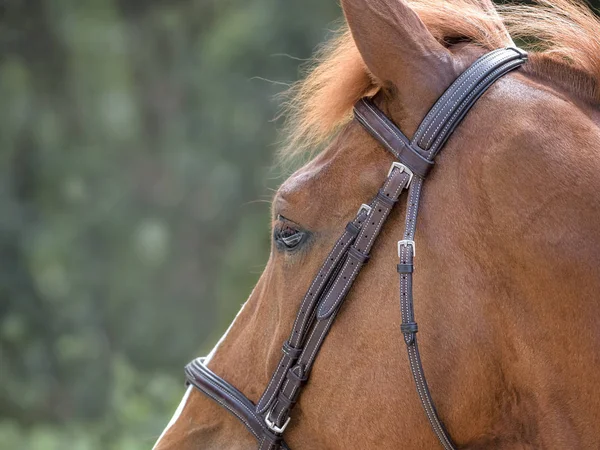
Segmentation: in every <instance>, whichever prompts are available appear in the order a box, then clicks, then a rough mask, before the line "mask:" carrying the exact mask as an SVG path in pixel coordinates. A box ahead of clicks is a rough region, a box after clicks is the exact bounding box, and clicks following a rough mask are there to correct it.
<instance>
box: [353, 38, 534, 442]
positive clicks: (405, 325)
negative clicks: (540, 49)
mask: <svg viewBox="0 0 600 450" xmlns="http://www.w3.org/2000/svg"><path fill="white" fill-rule="evenodd" d="M526 60H527V54H526V53H525V52H523V51H522V50H520V49H515V48H506V49H499V50H495V51H493V52H490V53H488V54H486V55H484V56H482V57H481V58H479V59H478V60H477V61H476V62H475V63H474V64H473V65H472V66H471V67H470V68H469V69H467V71H465V72H464V73H463V74H462V75H461V76H460V77H459V78H458V79H457V80H456V81H455V82H454V83H453V84H452V85H451V86H450V87H449V88H448V90H447V91H446V92H445V93H444V94H443V95H442V96H441V97H440V99H439V100H438V101H437V102H436V104H435V105H434V106H433V108H432V109H431V111H430V112H429V113H428V114H427V116H426V117H425V119H424V120H423V122H422V123H421V125H420V126H419V129H418V130H417V132H416V133H415V137H414V139H413V140H412V142H411V143H410V149H411V151H413V152H418V153H419V154H420V155H421V156H423V157H424V158H426V159H427V160H429V161H432V160H433V158H435V156H436V155H437V154H438V153H439V151H440V150H441V148H442V146H443V145H444V144H445V143H446V141H447V140H448V138H449V137H450V135H451V133H452V132H453V131H454V129H455V128H456V127H457V126H458V124H459V123H460V121H461V120H462V119H463V118H464V117H465V115H466V114H467V112H468V111H469V110H470V109H471V107H472V106H473V105H474V104H475V102H476V101H477V99H479V98H480V97H481V95H483V93H484V92H485V91H486V90H487V89H488V88H489V87H490V86H492V84H493V83H494V82H495V81H497V80H498V79H500V78H501V77H502V76H504V75H506V74H507V73H508V72H510V71H511V70H514V69H516V68H518V67H520V66H521V65H522V64H524V63H525V61H526ZM370 107H371V108H374V107H375V106H374V105H373V104H372V103H371V104H370ZM376 117H377V118H378V119H379V120H378V125H379V126H377V125H373V124H372V123H371V124H370V126H369V127H365V129H366V130H367V131H368V132H369V133H371V134H372V135H373V130H374V129H380V128H381V126H384V127H389V126H390V123H391V122H390V121H389V120H388V121H387V122H384V121H383V120H381V118H380V116H379V115H377V116H376ZM359 122H360V123H362V121H361V120H359ZM392 126H393V127H395V125H392ZM391 133H392V134H394V135H397V134H398V133H400V131H399V130H397V129H396V131H395V132H394V131H391ZM400 134H401V133H400ZM373 137H375V138H376V139H377V140H380V139H381V133H377V134H376V135H374V136H373ZM388 145H392V144H388ZM423 181H424V178H423V177H419V176H416V177H415V179H414V180H413V182H412V184H411V186H410V189H409V192H408V196H409V199H408V206H407V209H406V221H405V224H404V226H405V231H404V236H403V239H402V240H401V241H400V242H398V256H399V258H400V263H399V265H398V273H399V275H400V309H401V313H402V325H401V331H402V333H403V335H404V341H405V343H406V346H407V351H408V359H409V363H410V370H411V373H412V375H413V378H414V381H415V385H416V388H417V393H418V395H419V399H420V401H421V404H422V406H423V409H424V411H425V414H426V415H427V419H428V420H429V423H430V424H431V428H432V429H433V431H434V433H435V434H436V436H437V437H438V439H439V441H440V443H441V444H442V446H443V447H444V448H445V449H446V450H454V449H455V448H456V447H455V446H454V444H453V443H452V440H451V439H450V436H449V434H448V432H447V431H446V428H445V427H444V425H443V423H442V421H441V420H440V418H439V415H438V413H437V410H436V408H435V406H434V403H433V399H432V398H431V394H430V392H429V387H428V385H427V381H426V379H425V374H424V371H423V365H422V363H421V356H420V354H419V347H418V343H417V336H416V333H417V331H418V325H417V323H416V321H415V317H414V306H413V291H412V277H413V272H414V268H413V259H414V256H415V242H414V237H415V230H416V226H417V213H418V210H419V202H420V199H421V191H422V187H423Z"/></svg>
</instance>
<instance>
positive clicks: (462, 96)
mask: <svg viewBox="0 0 600 450" xmlns="http://www.w3.org/2000/svg"><path fill="white" fill-rule="evenodd" d="M526 61H527V54H526V53H525V52H524V51H522V50H520V49H518V48H513V47H509V48H505V49H498V50H494V51H492V52H490V53H487V54H486V55H484V56H482V57H481V58H479V59H478V60H477V61H476V62H475V63H474V64H473V65H472V66H471V67H469V68H468V69H467V70H466V71H465V72H463V74H462V75H460V77H459V78H458V79H457V80H456V81H455V82H454V83H453V84H452V85H451V86H450V87H449V88H448V89H447V90H446V92H445V93H444V94H443V95H442V96H441V97H440V98H439V100H438V101H437V102H436V104H435V105H434V106H433V108H432V109H431V110H430V111H429V113H428V114H427V116H426V117H425V119H424V120H423V122H422V123H421V125H420V126H419V128H418V130H417V132H416V134H415V136H414V138H413V140H412V141H411V140H409V139H408V138H407V137H406V136H405V135H404V134H403V133H402V132H401V131H400V130H399V129H398V128H397V127H396V126H395V125H394V124H393V123H392V122H391V121H390V120H389V119H388V118H387V117H386V116H385V115H384V114H383V113H382V112H381V111H380V110H379V109H378V108H377V107H376V106H375V105H374V104H373V102H371V101H370V100H369V99H362V100H360V101H359V102H358V103H357V104H356V105H355V107H354V115H355V118H356V120H357V121H358V122H359V123H360V124H361V125H362V126H363V127H364V128H365V129H366V130H367V131H368V132H369V133H370V134H371V135H372V136H373V137H374V138H375V139H376V140H377V141H379V142H380V143H381V145H383V146H384V147H385V148H386V149H388V150H389V151H390V152H391V153H392V154H393V155H394V156H395V157H396V159H397V160H398V161H397V162H394V163H393V164H392V166H391V168H390V171H389V174H388V176H387V178H386V180H385V183H384V184H383V186H382V187H381V189H380V190H379V192H378V193H377V195H376V196H375V197H374V198H373V199H372V200H371V202H370V203H369V204H364V205H362V206H361V207H360V209H359V210H358V213H357V214H356V217H355V218H354V220H352V221H351V222H350V223H348V225H347V226H346V229H345V230H344V232H343V234H342V236H341V237H340V238H339V239H338V241H337V242H336V244H335V246H334V247H333V249H332V250H331V252H330V253H329V255H328V256H327V259H326V260H325V262H324V263H323V265H322V266H321V269H320V270H319V272H318V273H317V276H316V277H315V279H314V281H313V282H312V284H311V286H310V288H309V290H308V292H307V293H306V295H305V296H304V299H303V301H302V304H301V306H300V310H299V311H298V314H297V316H296V320H295V322H294V325H293V327H292V332H291V334H290V337H289V339H288V340H287V341H286V342H285V343H284V344H283V347H282V352H283V355H282V357H281V360H280V362H279V364H278V365H277V369H276V370H275V373H274V374H273V376H272V378H271V381H270V382H269V384H268V386H267V388H266V389H265V391H264V393H263V395H262V397H261V398H260V400H259V402H258V404H257V405H254V404H253V403H252V402H251V401H250V400H248V398H246V396H244V394H242V393H241V392H240V391H238V390H237V389H236V388H235V387H233V386H231V385H230V384H229V383H227V382H226V381H224V380H223V379H221V378H219V377H218V376H217V375H215V374H214V373H213V372H212V371H210V370H209V369H208V368H207V367H206V365H205V364H204V359H203V358H198V359H196V360H194V361H192V362H191V363H190V364H188V366H187V367H186V368H185V372H186V377H187V382H188V383H189V384H191V385H193V386H195V387H196V388H198V389H199V390H200V391H202V392H203V393H205V394H206V395H207V396H209V397H210V398H212V399H213V400H215V401H216V402H217V403H219V404H220V405H221V406H223V407H224V408H226V409H227V410H229V411H230V412H231V413H232V414H233V415H235V416H236V417H237V418H238V419H239V420H240V421H241V422H242V423H243V424H244V425H245V426H246V428H248V430H249V431H250V432H251V433H252V434H253V435H254V436H255V437H256V439H257V441H258V449H259V450H278V449H288V448H289V447H288V446H287V444H286V443H285V442H284V440H283V433H284V431H285V429H286V427H287V426H288V424H289V422H290V419H291V416H290V413H291V410H292V408H293V406H294V404H295V403H296V401H297V400H298V397H299V395H300V393H301V392H302V388H303V386H304V385H305V383H306V382H307V380H308V377H309V375H310V371H311V368H312V366H313V364H314V362H315V359H316V357H317V355H318V353H319V350H320V348H321V345H322V344H323V341H324V340H325V337H326V336H327V333H328V332H329V329H330V328H331V325H332V324H333V321H334V320H335V318H336V316H337V314H338V312H339V310H340V307H341V305H342V303H343V301H344V299H345V297H346V295H347V294H348V291H349V290H350V288H351V287H352V284H353V282H354V280H355V279H356V277H357V276H358V274H359V272H360V270H361V268H362V267H363V265H364V264H365V263H366V262H367V260H368V259H369V254H370V251H371V248H372V247H373V245H374V243H375V241H376V240H377V237H378V235H379V233H380V232H381V229H382V227H383V225H384V223H385V221H386V219H387V218H388V216H389V214H390V212H391V210H392V209H393V207H394V205H395V204H396V202H397V201H398V199H399V197H400V195H401V194H402V192H403V191H404V189H408V206H407V210H406V221H405V231H404V236H403V238H402V240H400V241H399V242H398V256H399V258H400V261H399V264H398V267H397V270H398V273H399V275H400V309H401V314H402V325H401V332H402V334H403V336H404V341H405V343H406V347H407V350H408V359H409V362H410V369H411V372H412V374H413V378H414V380H415V384H416V387H417V392H418V394H419V398H420V399H421V403H422V405H423V409H424V410H425V413H426V415H427V418H428V420H429V423H430V424H431V427H432V429H433V431H434V432H435V434H436V436H437V437H438V439H439V441H440V443H441V444H442V446H443V447H444V448H445V449H447V450H451V449H455V448H456V447H455V446H454V444H453V443H452V440H451V439H450V437H449V435H448V432H447V431H446V429H445V428H444V425H443V423H442V422H441V420H440V418H439V416H438V414H437V411H436V409H435V406H434V404H433V400H432V398H431V395H430V393H429V388H428V387H427V381H426V380H425V375H424V373H423V367H422V365H421V358H420V356H419V347H418V345H417V337H416V333H417V330H418V326H417V323H416V321H415V317H414V310H413V294H412V276H413V270H414V266H413V260H414V257H415V242H414V236H415V230H416V222H417V212H418V209H419V200H420V196H421V189H422V186H423V181H424V180H425V178H426V177H427V174H428V173H429V171H430V170H431V168H432V167H433V164H434V163H433V161H434V159H435V157H436V155H437V154H438V153H439V151H440V150H441V149H442V147H443V146H444V144H445V143H446V141H447V140H448V138H449V137H450V135H451V134H452V132H453V131H454V129H455V128H456V127H457V126H458V124H459V123H460V122H461V121H462V119H463V118H464V117H465V115H466V114H467V112H468V111H469V110H470V109H471V107H472V106H473V105H474V104H475V102H476V101H477V100H478V99H479V97H481V95H482V94H483V93H484V92H485V91H486V90H487V89H488V88H489V87H490V86H491V85H492V84H493V83H494V82H496V81H497V80H498V79H500V78H501V77H502V76H504V75H506V74H507V73H508V72H510V71H512V70H514V69H516V68H518V67H520V66H521V65H522V64H524V63H525V62H526Z"/></svg>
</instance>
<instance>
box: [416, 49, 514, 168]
mask: <svg viewBox="0 0 600 450" xmlns="http://www.w3.org/2000/svg"><path fill="white" fill-rule="evenodd" d="M499 59H502V55H500V58H499ZM491 60H492V59H491ZM486 68H487V66H486V65H482V66H481V67H478V68H477V70H475V71H472V72H470V73H469V77H468V78H465V79H464V80H463V81H462V82H461V84H460V85H459V86H457V88H456V90H455V91H454V92H453V93H452V96H451V97H450V99H449V100H451V99H453V98H455V97H456V96H457V95H458V98H457V99H456V101H455V102H454V103H453V104H452V106H451V107H450V108H449V109H448V112H447V113H446V115H445V116H444V118H443V119H442V120H441V121H440V123H438V125H437V127H436V128H435V130H434V132H433V133H432V134H431V135H430V136H429V138H428V140H427V144H425V147H426V148H429V145H430V144H431V141H432V140H433V138H434V137H435V135H436V134H437V132H438V131H439V129H440V128H441V127H442V125H443V124H444V123H446V119H447V118H448V116H449V115H450V114H452V111H453V110H454V108H455V107H456V105H458V103H459V102H460V101H461V100H460V99H461V95H459V94H462V93H464V92H465V91H461V89H460V88H462V86H463V85H464V84H466V83H470V84H469V87H468V88H467V89H466V91H470V90H471V88H472V87H473V86H474V85H475V84H476V83H477V82H478V80H479V74H480V73H482V72H484V71H485V70H486ZM465 73H466V72H465ZM471 78H474V79H471ZM447 106H448V104H447V103H446V104H444V107H447ZM442 111H443V110H440V113H439V114H441V113H442ZM439 114H438V115H436V117H435V119H437V118H438V117H439ZM434 123H435V120H433V121H432V122H431V123H430V124H429V127H428V128H427V132H429V129H430V128H431V127H432V126H433V124H434ZM432 153H433V150H431V151H430V152H429V153H428V155H429V158H431V155H432Z"/></svg>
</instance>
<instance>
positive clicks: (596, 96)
mask: <svg viewBox="0 0 600 450" xmlns="http://www.w3.org/2000/svg"><path fill="white" fill-rule="evenodd" d="M341 5H342V9H343V12H344V16H345V19H346V21H345V25H344V26H343V28H342V30H341V32H340V34H339V35H338V36H337V37H336V38H334V40H333V41H332V42H331V43H330V44H329V45H327V46H326V47H325V48H324V49H323V50H322V51H321V53H320V54H319V55H318V57H317V64H316V66H315V67H314V68H313V69H312V71H311V72H310V73H309V74H308V76H307V77H306V79H305V80H304V81H302V82H300V84H298V85H297V86H296V87H295V88H294V90H293V93H292V98H291V100H290V101H289V103H288V108H289V111H288V117H289V128H288V129H289V140H288V145H287V146H284V148H283V150H282V158H284V159H285V158H294V157H296V156H298V155H309V158H308V162H307V163H306V164H305V165H304V166H303V167H301V168H300V169H299V170H297V171H296V172H295V173H294V174H293V175H292V176H291V177H290V178H289V179H288V180H287V181H285V182H284V183H283V184H282V185H281V187H280V188H279V189H278V191H277V193H276V194H275V197H274V199H273V202H272V224H271V226H272V230H273V242H272V248H271V253H270V257H269V260H268V263H267V265H266V267H265V270H264V272H263V274H262V276H261V277H260V279H259V281H258V283H257V285H256V287H255V288H254V290H253V292H252V293H251V295H250V297H249V298H248V300H247V301H246V303H245V304H244V306H243V307H242V309H241V311H240V312H239V314H238V315H237V317H236V318H235V320H234V322H233V323H232V324H231V326H230V328H229V330H228V331H227V333H226V334H225V335H224V336H223V338H222V339H221V340H220V341H219V343H218V344H217V346H216V347H215V348H214V350H213V351H212V352H211V353H210V355H209V356H208V357H207V358H206V359H205V360H204V364H206V366H207V367H209V368H210V369H211V370H212V371H213V372H214V373H216V374H218V375H219V376H220V377H222V378H223V379H225V380H227V381H228V382H229V383H231V384H232V385H233V386H235V387H236V388H237V389H239V391H241V393H243V395H244V396H245V397H247V398H248V399H250V400H251V401H252V402H253V403H254V404H256V403H258V402H259V400H260V397H261V394H262V393H263V391H264V390H265V387H266V386H267V385H268V383H269V380H270V376H271V374H272V373H273V371H274V370H275V369H276V367H277V365H278V364H279V360H280V357H281V347H282V344H283V343H284V342H286V339H287V338H288V334H289V332H290V329H291V328H292V325H293V323H294V320H295V314H296V311H297V310H298V308H299V306H300V303H301V301H302V299H303V296H304V293H305V292H306V291H307V289H308V288H309V286H310V283H311V281H312V279H313V277H314V276H315V274H316V273H318V271H319V268H320V266H321V262H322V261H323V260H324V259H325V258H326V257H327V255H328V252H329V250H330V249H331V248H332V246H334V244H335V243H336V239H337V237H338V236H339V234H340V232H342V231H343V230H344V226H345V224H346V223H347V222H348V221H349V220H351V219H352V217H354V215H355V213H356V209H357V207H358V205H360V204H361V203H365V202H366V201H367V200H368V199H370V198H372V197H373V195H374V194H375V193H376V192H377V189H378V188H379V187H380V185H381V183H382V180H384V179H385V177H386V173H388V169H389V167H390V165H391V164H392V163H393V162H394V158H393V156H392V155H391V154H390V153H389V152H387V151H386V149H384V148H383V147H382V146H381V145H380V144H379V143H378V142H377V141H376V140H375V139H373V137H372V136H371V135H370V134H369V133H367V132H365V129H364V128H363V127H362V126H361V125H360V124H358V123H357V121H356V120H353V116H352V107H353V105H354V104H355V103H356V102H357V101H359V100H360V99H361V98H365V97H367V98H370V99H371V101H372V102H373V104H374V105H376V106H377V108H379V109H380V110H381V111H383V112H384V113H385V115H386V116H387V117H388V118H390V119H391V120H392V121H393V123H394V124H396V125H397V127H398V128H399V129H401V130H402V131H403V132H404V133H406V135H407V136H412V135H414V134H415V132H416V131H417V128H418V126H419V123H420V122H421V121H422V119H423V117H425V115H426V113H427V111H428V110H429V109H430V108H431V106H432V105H433V104H434V103H435V102H436V100H437V99H438V98H439V97H440V96H441V95H442V93H444V91H445V90H446V89H447V88H448V87H449V86H450V85H451V84H452V83H453V82H454V81H455V80H456V78H457V77H458V76H459V75H460V74H461V73H463V72H464V71H465V70H466V68H467V67H469V66H470V65H471V64H472V63H473V62H474V61H475V60H477V58H478V57H480V56H481V55H483V54H485V53H486V52H487V51H490V50H493V49H496V48H501V47H506V46H511V45H514V42H513V39H515V40H519V41H520V43H521V44H522V45H524V44H526V43H527V44H528V45H527V46H526V47H529V50H530V51H529V59H528V61H527V62H526V63H525V64H523V65H522V67H520V68H519V69H518V70H515V71H512V72H511V73H510V74H508V75H506V76H504V77H503V78H502V79H500V80H499V81H497V82H496V83H495V84H494V85H493V86H492V87H491V88H490V89H489V90H488V91H487V92H486V93H485V94H484V95H483V96H482V97H481V98H480V99H479V101H478V102H477V104H475V106H474V107H473V109H472V110H471V111H470V112H469V114H468V115H467V116H466V117H465V118H464V120H463V122H462V123H461V124H460V126H459V127H458V128H457V129H456V130H455V131H454V133H453V134H452V136H451V137H450V139H449V140H448V142H447V144H446V147H445V149H444V151H443V152H442V153H441V154H440V156H439V157H438V158H437V159H436V164H435V167H434V168H433V170H432V171H431V175H430V176H429V177H428V179H427V184H426V186H425V187H424V189H423V194H422V199H421V208H420V211H419V223H418V226H417V228H416V236H415V242H416V243H417V245H418V247H419V249H418V255H416V254H415V263H414V264H415V273H414V281H413V289H414V296H415V304H414V308H415V315H416V316H417V317H418V319H419V330H420V331H419V339H420V347H421V355H422V363H423V367H424V371H425V373H426V374H427V380H428V384H429V389H430V391H431V396H432V397H433V399H434V401H435V407H436V410H437V413H438V414H439V416H440V417H441V418H442V420H443V423H444V427H445V429H446V430H447V432H448V434H449V435H450V436H452V439H453V441H454V444H455V446H456V448H461V449H470V450H476V449H491V448H493V449H592V448H600V434H599V433H598V424H599V423H600V390H599V389H598V387H597V386H599V385H600V370H599V369H600V352H599V350H598V349H599V345H600V326H599V325H600V307H599V304H598V300H599V296H598V295H599V293H600V194H599V192H600V106H599V105H600V38H599V37H598V36H600V21H598V19H596V18H595V17H594V15H593V13H592V12H591V11H590V10H589V9H588V8H587V7H586V6H585V5H584V4H582V3H578V2H575V1H573V0H553V1H549V0H548V1H546V0H538V1H537V4H535V5H520V6H514V5H513V6H502V7H496V6H494V5H493V3H492V2H491V1H490V0H452V1H443V0H439V1H436V0H413V1H408V0H342V1H341ZM319 147H321V148H323V149H322V150H321V151H320V152H314V151H311V149H314V148H319ZM406 208H407V206H406V202H404V201H401V202H399V204H398V205H397V206H396V208H395V209H394V210H393V211H392V213H391V214H390V216H389V218H388V220H387V222H386V224H385V226H384V227H383V229H382V231H381V233H380V235H379V238H378V239H377V241H376V243H375V245H374V247H373V249H372V253H371V260H370V262H369V263H368V264H367V265H366V266H365V268H364V269H363V270H362V272H361V273H360V275H359V277H358V278H357V279H356V281H355V282H354V285H353V287H352V289H351V290H350V292H349V294H348V296H347V298H346V300H345V303H344V304H343V305H342V307H341V309H340V311H339V314H338V316H337V319H336V321H335V323H334V325H333V326H332V328H331V330H330V332H329V334H328V335H327V337H326V339H325V341H324V343H323V346H322V348H321V349H320V352H319V356H318V358H317V359H316V362H315V364H314V367H313V368H312V370H311V375H310V380H309V382H308V383H307V384H306V387H305V389H304V391H303V393H302V395H301V396H300V397H299V399H298V402H297V404H296V405H295V407H294V409H293V413H292V416H293V417H292V420H291V423H290V424H289V427H288V428H287V430H286V432H285V437H286V442H287V443H288V444H289V446H290V448H295V449H332V450H335V449H348V448H356V449H379V448H402V449H430V448H431V449H434V448H438V447H439V442H438V440H437V438H436V436H435V434H434V433H433V432H432V430H431V427H430V425H429V423H428V420H427V417H426V414H424V412H423V410H422V407H421V403H420V401H419V398H418V395H417V392H415V388H414V383H413V379H412V374H411V370H410V368H409V364H408V360H407V357H406V352H405V341H404V339H403V333H402V330H401V323H402V317H401V314H400V311H399V305H398V293H397V290H398V282H397V274H396V265H397V263H398V257H397V255H396V248H397V241H398V240H399V239H401V230H402V229H403V225H404V213H405V212H406ZM154 448H155V450H174V449H178V450H215V449H232V450H246V449H254V448H257V444H256V440H255V438H254V437H253V436H252V435H251V434H250V433H249V432H248V431H247V430H246V429H245V428H244V426H243V425H242V424H240V422H239V421H238V420H237V419H236V417H234V415H232V414H230V412H229V411H227V410H226V409H224V408H222V407H221V405H220V404H219V403H218V402H215V401H213V399H211V398H209V397H207V396H205V395H203V394H202V393H201V392H199V391H198V390H196V389H194V388H193V386H190V387H188V389H187V391H186V393H185V396H184V398H183V400H182V402H181V404H180V405H179V407H178V409H177V411H176V413H175V415H174V416H173V419H172V420H171V422H170V423H169V424H168V426H167V428H166V429H165V430H164V431H163V433H162V435H161V436H160V438H159V439H158V441H157V442H156V444H155V447H154Z"/></svg>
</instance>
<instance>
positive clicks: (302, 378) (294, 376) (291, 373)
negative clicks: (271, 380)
mask: <svg viewBox="0 0 600 450" xmlns="http://www.w3.org/2000/svg"><path fill="white" fill-rule="evenodd" d="M298 369H299V370H300V372H301V373H302V375H297V374H296V372H294V370H298ZM287 376H288V378H289V379H290V380H294V381H295V382H297V383H298V384H302V383H306V381H307V380H308V375H307V374H306V373H304V370H303V369H302V368H301V367H300V366H294V367H292V368H291V369H290V370H288V373H287Z"/></svg>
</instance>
